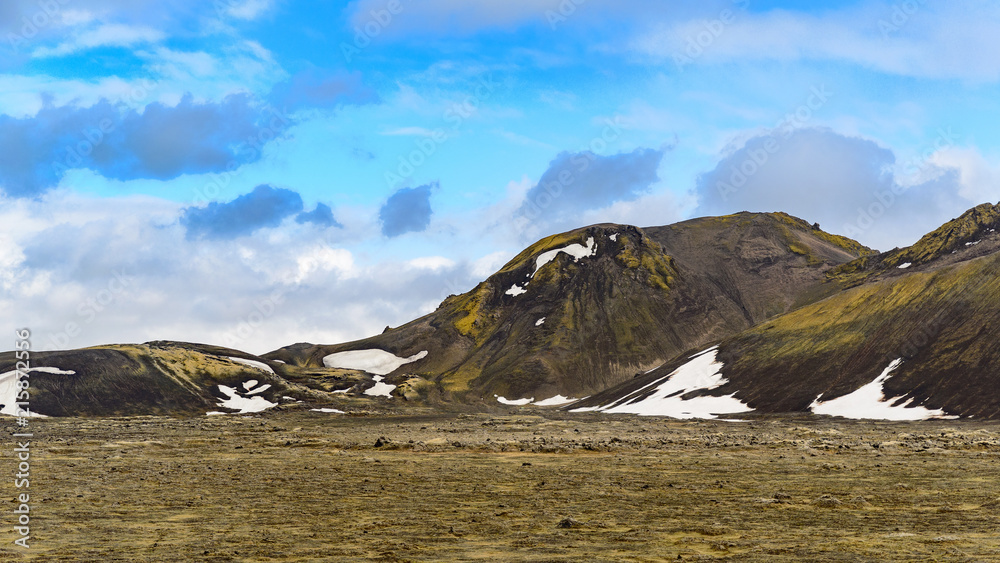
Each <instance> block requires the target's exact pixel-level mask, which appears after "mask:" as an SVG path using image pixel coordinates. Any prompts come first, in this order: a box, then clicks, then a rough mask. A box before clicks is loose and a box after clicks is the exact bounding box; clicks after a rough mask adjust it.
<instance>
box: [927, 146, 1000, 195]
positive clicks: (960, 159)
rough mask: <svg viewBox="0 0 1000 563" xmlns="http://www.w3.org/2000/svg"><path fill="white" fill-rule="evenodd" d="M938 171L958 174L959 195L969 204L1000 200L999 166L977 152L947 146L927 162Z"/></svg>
mask: <svg viewBox="0 0 1000 563" xmlns="http://www.w3.org/2000/svg"><path fill="white" fill-rule="evenodd" d="M928 162H929V163H930V164H933V165H934V166H937V167H938V168H940V169H944V170H948V169H954V170H957V171H958V181H959V191H958V194H959V195H960V196H962V197H963V198H965V199H966V200H968V201H969V202H970V203H974V204H979V203H986V202H990V203H996V202H997V201H1000V165H998V164H997V160H996V159H993V160H988V159H986V157H984V156H983V155H982V154H981V153H980V152H979V151H978V150H977V149H975V148H970V147H947V148H944V149H942V150H940V151H937V152H936V153H934V155H932V156H931V158H930V159H929V161H928Z"/></svg>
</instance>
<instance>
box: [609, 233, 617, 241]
mask: <svg viewBox="0 0 1000 563" xmlns="http://www.w3.org/2000/svg"><path fill="white" fill-rule="evenodd" d="M608 238H610V239H611V240H613V241H615V242H618V233H615V234H613V235H611V236H610V237H608Z"/></svg>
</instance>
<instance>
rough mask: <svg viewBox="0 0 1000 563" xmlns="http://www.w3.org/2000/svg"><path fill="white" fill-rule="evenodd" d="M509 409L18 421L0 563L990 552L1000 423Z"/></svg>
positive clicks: (929, 557)
mask: <svg viewBox="0 0 1000 563" xmlns="http://www.w3.org/2000/svg"><path fill="white" fill-rule="evenodd" d="M511 413H512V414H509V415H440V414H430V413H428V414H426V416H406V417H402V416H391V417H385V416H382V417H378V416H344V415H335V414H321V413H313V412H301V411H300V412H282V413H270V414H267V415H264V416H253V417H240V416H232V417H211V418H202V419H187V420H178V419H170V418H127V419H125V418H119V419H107V420H95V419H49V420H45V421H32V427H31V428H32V430H33V431H34V433H35V440H34V441H33V442H32V451H31V453H32V459H31V462H32V466H31V473H32V475H31V477H32V478H31V488H30V491H31V495H32V503H33V506H32V513H31V514H32V522H31V525H32V537H31V549H30V550H24V549H22V548H20V547H17V546H14V545H13V541H14V539H15V538H16V537H17V536H16V534H15V533H14V532H13V531H12V525H13V524H12V522H13V514H12V511H13V509H14V508H15V505H14V504H13V503H12V502H11V501H10V499H13V497H14V495H15V492H20V491H17V490H16V489H15V487H14V483H13V481H14V479H13V477H14V473H15V471H16V470H15V465H14V463H15V462H14V460H13V448H14V447H15V446H14V445H13V443H12V442H8V444H6V445H4V446H0V447H3V448H5V449H6V450H7V451H6V452H5V453H4V455H3V456H2V457H3V459H4V461H3V462H2V463H0V467H3V468H5V469H3V472H4V473H6V474H8V475H9V478H7V477H4V478H2V481H0V496H2V498H4V499H8V500H7V502H5V503H4V504H3V506H4V508H2V509H0V510H2V511H3V515H2V516H0V518H2V519H3V521H4V524H3V527H2V529H0V560H4V561H29V560H37V561H102V562H103V561H130V562H143V561H178V562H189V561H247V562H249V561H667V560H669V561H676V560H678V559H681V560H703V561H708V560H720V561H988V560H989V561H997V560H1000V534H998V533H997V530H1000V501H998V499H1000V480H998V479H996V475H997V474H998V470H1000V463H998V460H1000V424H996V423H970V422H954V421H951V422H926V423H881V422H880V423H872V422H831V421H820V420H815V419H799V420H794V419H788V418H784V419H782V418H774V419H756V420H753V421H752V422H731V423H726V422H682V421H672V420H665V419H640V418H631V417H608V416H596V415H595V416H591V415H586V416H579V417H571V416H569V415H562V414H551V413H543V412H540V411H532V410H524V411H520V412H519V413H515V411H511ZM8 431H9V432H14V431H16V430H15V428H14V427H13V426H12V425H9V423H8ZM376 444H378V446H376Z"/></svg>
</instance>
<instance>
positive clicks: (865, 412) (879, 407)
mask: <svg viewBox="0 0 1000 563" xmlns="http://www.w3.org/2000/svg"><path fill="white" fill-rule="evenodd" d="M902 363H903V360H902V358H900V359H897V360H895V361H893V362H892V363H891V364H889V367H887V368H885V371H883V372H882V375H880V376H878V377H876V378H875V381H872V382H871V383H869V384H867V385H865V386H864V387H862V388H860V389H858V390H857V391H854V392H853V393H849V394H847V395H844V396H842V397H837V398H836V399H831V400H829V401H820V397H822V396H823V395H822V394H820V396H819V397H816V400H815V401H813V402H812V404H811V405H809V410H811V411H812V412H814V413H816V414H826V415H830V416H841V417H844V418H854V419H876V420H928V419H931V418H958V417H956V416H949V415H948V413H946V412H944V411H943V410H931V409H927V408H924V407H921V406H919V405H914V406H910V403H912V402H913V398H912V397H911V398H910V400H908V401H906V402H905V403H903V404H901V405H894V404H893V403H896V402H897V401H898V400H899V399H901V398H902V397H886V396H885V392H884V390H883V386H884V385H885V382H886V381H888V380H889V378H890V377H891V376H892V372H893V371H895V370H896V368H898V367H899V366H900V365H901V364H902ZM904 396H905V395H904Z"/></svg>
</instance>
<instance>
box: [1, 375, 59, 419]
mask: <svg viewBox="0 0 1000 563" xmlns="http://www.w3.org/2000/svg"><path fill="white" fill-rule="evenodd" d="M28 371H29V372H32V371H39V372H42V373H54V374H57V375H74V374H75V373H76V372H75V371H66V370H61V369H59V368H47V367H39V368H30V369H29V370H28ZM17 374H18V371H17V370H16V369H15V370H12V371H8V372H5V373H2V374H0V403H2V404H3V408H2V409H0V414H5V415H7V416H28V417H35V418H46V416H45V415H44V414H38V413H37V412H31V406H30V405H29V406H28V410H27V411H22V410H21V407H19V406H18V405H17V394H18V393H19V392H20V391H21V388H20V387H19V386H18V384H17V380H18V379H19V378H18V375H17ZM25 413H27V414H25Z"/></svg>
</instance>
